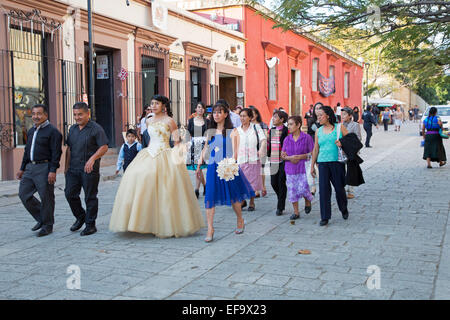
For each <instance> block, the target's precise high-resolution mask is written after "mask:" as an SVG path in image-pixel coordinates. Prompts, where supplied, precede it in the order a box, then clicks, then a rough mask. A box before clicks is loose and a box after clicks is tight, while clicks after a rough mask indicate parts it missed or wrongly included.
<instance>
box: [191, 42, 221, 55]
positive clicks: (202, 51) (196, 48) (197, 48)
mask: <svg viewBox="0 0 450 320" xmlns="http://www.w3.org/2000/svg"><path fill="white" fill-rule="evenodd" d="M183 48H184V51H185V52H186V53H187V54H189V55H202V56H205V57H207V58H211V57H212V56H213V55H214V53H216V52H217V50H215V49H211V48H208V47H204V46H202V45H199V44H196V43H193V42H190V41H183Z"/></svg>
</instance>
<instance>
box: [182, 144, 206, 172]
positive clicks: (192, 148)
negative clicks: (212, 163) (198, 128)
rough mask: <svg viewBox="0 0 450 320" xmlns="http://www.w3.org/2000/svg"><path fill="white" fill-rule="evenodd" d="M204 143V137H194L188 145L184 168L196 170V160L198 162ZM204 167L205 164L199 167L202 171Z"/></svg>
mask: <svg viewBox="0 0 450 320" xmlns="http://www.w3.org/2000/svg"><path fill="white" fill-rule="evenodd" d="M205 143H206V138H205V137H194V138H192V139H191V141H190V142H189V143H188V147H187V155H186V166H187V168H188V170H197V166H198V160H200V156H201V154H202V150H203V147H204V146H205ZM206 167H207V166H206V164H203V165H202V166H201V168H202V169H205V168H206Z"/></svg>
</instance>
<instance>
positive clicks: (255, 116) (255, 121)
mask: <svg viewBox="0 0 450 320" xmlns="http://www.w3.org/2000/svg"><path fill="white" fill-rule="evenodd" d="M248 107H249V108H250V109H252V111H253V118H252V121H251V123H253V124H258V125H260V126H261V128H262V130H263V132H264V135H265V136H266V139H267V137H268V132H269V127H268V126H267V124H265V123H264V121H262V117H261V113H260V112H259V110H258V109H257V108H256V107H255V106H248ZM266 162H267V157H266V156H264V157H263V158H261V167H262V170H263V171H262V184H263V185H262V187H263V188H262V192H261V194H262V196H263V197H265V196H266V195H267V188H266V175H265V174H264V168H265V166H266ZM255 194H256V198H259V197H260V194H259V192H256V193H255Z"/></svg>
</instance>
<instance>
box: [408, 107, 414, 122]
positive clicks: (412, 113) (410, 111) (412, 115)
mask: <svg viewBox="0 0 450 320" xmlns="http://www.w3.org/2000/svg"><path fill="white" fill-rule="evenodd" d="M408 115H409V122H412V121H413V119H414V111H413V110H412V109H411V108H409V110H408Z"/></svg>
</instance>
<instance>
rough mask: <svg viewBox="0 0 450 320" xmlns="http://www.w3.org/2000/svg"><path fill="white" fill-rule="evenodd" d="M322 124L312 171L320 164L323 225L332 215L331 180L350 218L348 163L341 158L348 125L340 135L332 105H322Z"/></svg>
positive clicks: (313, 174)
mask: <svg viewBox="0 0 450 320" xmlns="http://www.w3.org/2000/svg"><path fill="white" fill-rule="evenodd" d="M317 118H318V120H319V122H320V124H321V125H322V126H321V127H320V128H319V130H318V131H317V133H318V134H316V137H315V144H314V151H313V155H312V160H311V175H312V176H313V177H315V171H314V165H315V164H316V162H317V163H318V166H319V190H320V215H321V221H320V225H321V226H325V225H327V224H328V220H329V219H330V218H331V183H332V184H333V187H334V189H335V191H336V200H337V203H338V206H339V210H340V211H341V213H342V217H343V218H344V219H347V218H348V210H347V194H346V192H345V164H344V163H341V162H339V161H338V146H340V142H339V139H340V138H342V136H345V135H347V133H348V131H347V129H346V128H345V126H341V129H340V131H341V132H340V135H339V137H338V136H337V126H338V125H339V126H340V124H338V123H336V116H335V114H334V112H333V109H331V107H329V106H323V107H322V108H321V109H320V110H319V111H318V113H317Z"/></svg>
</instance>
